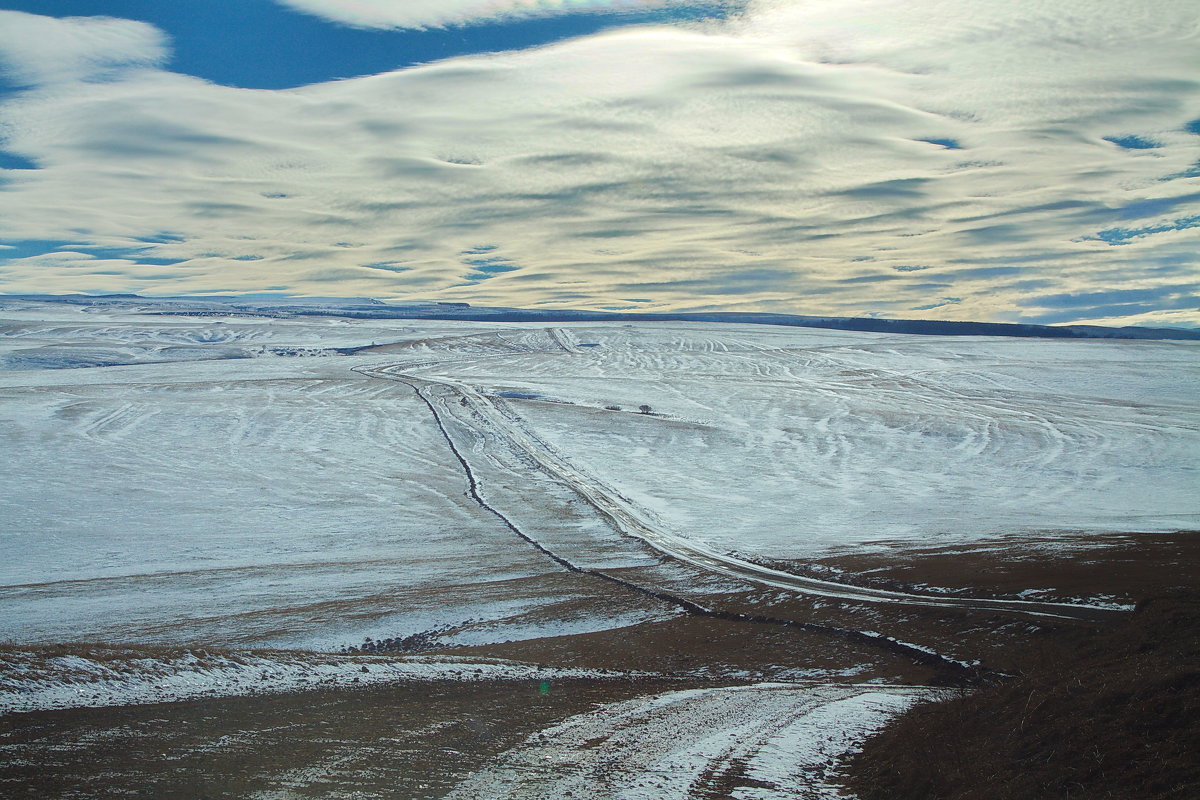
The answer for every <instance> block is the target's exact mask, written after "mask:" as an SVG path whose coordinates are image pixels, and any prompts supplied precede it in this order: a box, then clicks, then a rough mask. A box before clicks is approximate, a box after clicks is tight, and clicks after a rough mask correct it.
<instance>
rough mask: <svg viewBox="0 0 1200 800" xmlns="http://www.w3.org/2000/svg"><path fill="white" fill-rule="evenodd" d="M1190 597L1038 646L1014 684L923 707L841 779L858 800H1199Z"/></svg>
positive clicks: (1198, 609)
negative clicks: (1104, 627) (1108, 626)
mask: <svg viewBox="0 0 1200 800" xmlns="http://www.w3.org/2000/svg"><path fill="white" fill-rule="evenodd" d="M1198 742H1200V596H1197V595H1195V594H1191V595H1176V596H1172V597H1161V598H1157V599H1154V600H1150V601H1146V602H1143V603H1141V604H1139V606H1138V609H1137V612H1136V613H1135V614H1134V615H1133V617H1132V619H1131V620H1130V621H1129V623H1128V624H1126V625H1123V626H1120V627H1118V628H1115V629H1111V630H1108V631H1105V632H1093V633H1091V634H1083V633H1079V634H1076V635H1074V636H1068V637H1065V638H1063V639H1059V640H1056V641H1055V642H1053V643H1042V644H1041V645H1040V646H1039V647H1038V648H1037V649H1035V650H1034V652H1033V653H1031V657H1030V659H1029V661H1028V665H1027V667H1026V668H1025V669H1024V670H1023V674H1021V675H1020V676H1018V677H1017V678H1016V679H1014V680H1011V681H1006V682H1004V683H1002V684H999V685H996V686H991V687H987V688H984V689H981V690H978V691H976V692H974V693H970V694H965V695H963V696H962V697H959V698H958V699H954V700H950V701H946V702H942V703H936V704H931V705H926V706H921V707H919V708H917V709H915V710H914V711H912V712H910V713H909V714H907V715H906V716H904V717H902V718H901V719H900V720H899V721H898V722H897V723H896V724H894V725H893V726H891V727H889V728H888V729H887V730H885V731H884V732H883V733H881V734H880V735H878V736H877V737H875V738H873V739H872V740H870V741H869V742H868V743H867V745H866V747H865V749H864V751H863V752H862V753H861V754H860V755H859V756H858V757H857V758H856V759H855V761H854V762H853V764H852V766H851V774H850V783H851V785H852V787H853V788H854V790H855V791H856V792H857V793H858V794H859V796H860V797H861V798H862V800H1039V798H1062V799H1063V800H1068V799H1069V800H1090V799H1092V798H1094V799H1095V800H1118V798H1119V799H1120V800H1132V799H1133V798H1137V800H1191V799H1192V798H1196V797H1200V748H1198V747H1197V743H1198Z"/></svg>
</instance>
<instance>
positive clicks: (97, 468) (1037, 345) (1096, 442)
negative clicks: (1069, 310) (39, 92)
mask: <svg viewBox="0 0 1200 800" xmlns="http://www.w3.org/2000/svg"><path fill="white" fill-rule="evenodd" d="M150 311H153V309H145V308H143V309H141V310H140V311H139V310H137V309H119V310H114V309H93V308H89V307H59V306H56V305H54V304H49V303H36V302H31V301H20V302H17V301H4V302H0V360H2V363H3V365H4V368H3V369H0V454H2V455H0V485H2V486H3V487H4V489H3V490H2V491H0V520H3V530H2V531H0V611H2V612H3V613H0V640H2V641H5V642H7V643H8V644H7V646H6V647H5V648H0V701H2V702H7V703H8V704H7V705H3V704H2V702H0V709H8V711H9V713H7V714H6V715H5V716H4V717H3V718H0V719H2V723H3V728H2V729H0V730H2V733H0V753H3V761H4V764H3V766H2V767H0V787H2V788H0V793H4V794H6V795H7V794H11V795H12V796H62V797H92V796H96V795H97V793H102V794H104V795H105V796H125V795H128V796H139V795H146V796H150V795H152V796H172V797H175V796H178V797H197V798H199V797H206V796H207V797H218V796H247V797H251V796H252V797H264V798H265V797H306V796H320V797H354V796H372V797H384V796H389V797H397V798H406V797H422V798H423V797H430V798H434V797H446V796H450V797H456V798H469V797H501V796H503V797H521V798H540V797H545V798H550V797H555V798H557V797H566V796H572V797H594V798H601V797H625V798H633V797H646V798H650V797H653V798H664V799H665V798H669V797H679V798H684V797H711V798H718V797H736V798H740V799H741V800H749V799H750V798H760V799H762V800H765V798H776V797H813V798H823V797H837V796H839V792H840V790H839V789H838V788H837V786H838V784H839V779H837V778H836V772H837V769H836V767H837V765H838V764H839V763H841V759H842V758H843V756H844V755H845V754H846V753H847V752H850V751H852V750H853V749H854V748H855V747H856V745H857V743H858V742H860V741H861V740H862V739H863V738H864V737H865V736H867V735H868V734H869V732H870V731H871V730H874V729H875V728H877V727H879V726H880V725H882V724H884V722H885V721H886V720H887V719H889V718H891V717H892V716H894V715H896V714H898V713H900V712H901V711H902V710H904V709H905V708H907V707H909V706H910V705H911V704H912V703H914V702H916V701H917V700H919V699H922V698H924V699H933V698H937V697H940V696H942V694H941V693H942V692H943V691H944V687H954V686H969V685H975V684H978V683H980V682H994V681H998V680H1003V679H1004V676H1005V675H1011V674H1015V673H1017V672H1019V671H1021V670H1022V668H1023V666H1024V665H1026V664H1028V663H1030V659H1032V658H1034V656H1035V655H1036V654H1037V653H1038V652H1039V651H1040V650H1041V649H1042V648H1043V647H1044V644H1045V643H1046V642H1049V641H1054V640H1057V639H1060V638H1063V637H1066V638H1070V637H1075V636H1082V635H1086V634H1087V633H1088V632H1089V631H1095V630H1106V629H1109V628H1111V627H1112V626H1114V625H1119V624H1120V623H1121V621H1122V620H1123V619H1125V618H1127V617H1128V616H1129V609H1130V608H1131V607H1132V604H1133V603H1135V602H1137V601H1138V600H1140V599H1142V598H1144V597H1146V596H1148V595H1151V594H1155V593H1158V592H1161V591H1164V590H1188V589H1194V588H1195V587H1196V586H1197V578H1198V577H1200V576H1198V575H1197V570H1198V569H1200V552H1197V548H1198V547H1200V544H1197V538H1198V537H1197V536H1196V534H1195V531H1196V530H1200V505H1198V504H1197V501H1196V492H1195V489H1196V485H1197V473H1198V467H1200V416H1198V414H1197V410H1196V404H1195V397H1197V396H1200V371H1198V369H1197V367H1198V366H1200V358H1198V357H1197V356H1198V355H1200V349H1198V348H1200V344H1197V343H1194V342H1163V341H1109V340H1094V341H1093V340H1088V341H1057V340H1030V339H1015V338H1004V339H1001V338H989V337H943V336H926V337H918V336H903V335H895V334H883V333H864V332H847V331H828V330H819V329H790V328H767V327H765V326H756V325H741V324H716V323H707V324H700V323H678V322H660V323H640V324H636V325H629V324H624V323H619V324H618V323H603V324H602V323H575V324H570V325H566V324H564V325H555V326H551V327H546V326H544V325H528V324H520V323H509V324H505V323H490V322H455V321H436V320H421V321H415V320H348V319H341V318H336V317H319V316H318V317H304V318H255V317H238V316H233V315H230V316H216V317H214V316H203V317H201V316H197V317H189V316H187V315H178V314H173V315H171V316H163V315H156V314H154V313H147V312H150ZM414 658H415V659H416V660H414ZM5 698H7V700H5ZM656 698H657V699H656ZM597 706H603V708H602V709H601V710H599V711H595V709H596V708H597ZM698 729H703V730H705V731H708V732H709V734H710V735H709V734H706V735H704V736H700V735H695V736H691V735H688V736H683V735H680V736H667V735H664V731H672V730H676V731H695V730H698ZM547 761H549V762H551V763H553V764H555V765H559V766H557V767H556V768H555V769H554V770H550V771H545V770H541V771H539V769H538V768H536V766H535V765H538V764H544V763H546V762H547ZM599 774H604V775H607V776H610V780H609V782H608V783H597V782H596V780H595V779H594V776H596V775H599ZM589 776H591V777H589ZM501 786H503V787H505V788H504V789H503V792H502V791H501V789H500V788H498V787H501ZM505 792H506V793H505ZM567 792H570V793H571V794H570V795H568V794H567Z"/></svg>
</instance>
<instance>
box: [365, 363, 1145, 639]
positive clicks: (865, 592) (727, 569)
mask: <svg viewBox="0 0 1200 800" xmlns="http://www.w3.org/2000/svg"><path fill="white" fill-rule="evenodd" d="M403 368H408V367H407V365H405V364H394V365H389V366H384V367H378V368H375V369H372V370H364V369H356V370H355V371H356V372H359V373H360V374H363V375H366V376H368V377H376V378H384V379H390V380H398V381H401V382H403V383H407V384H408V385H410V386H413V388H414V389H418V394H419V395H421V392H420V391H419V387H418V386H417V385H415V384H414V383H413V381H419V382H422V383H425V384H429V385H437V386H440V387H443V388H445V389H447V390H449V391H451V392H452V393H454V394H455V395H457V396H458V397H459V399H460V402H464V404H465V405H468V406H469V407H470V408H471V409H472V411H474V412H476V414H477V415H478V417H479V419H480V420H481V421H482V422H483V423H484V424H486V425H487V426H488V428H489V430H490V432H491V433H492V434H493V435H495V436H497V437H499V438H500V439H501V440H506V441H507V442H508V443H510V444H511V445H514V446H515V449H516V450H517V451H519V452H521V453H522V454H524V455H526V456H528V457H529V458H530V459H532V460H533V461H534V462H536V463H537V464H538V465H539V466H540V467H542V468H543V469H544V470H545V471H546V472H547V473H548V474H549V475H551V476H553V477H555V478H556V479H558V480H559V481H560V482H561V483H563V484H565V485H566V486H568V487H569V488H571V489H573V490H574V491H575V492H576V493H577V494H578V495H579V496H580V497H582V498H583V499H584V500H585V501H587V502H588V504H589V505H591V506H592V507H593V508H595V509H596V510H597V511H598V512H599V513H600V514H602V515H603V516H605V517H607V518H608V519H609V520H610V521H611V522H612V523H613V524H614V525H615V526H616V527H617V529H618V530H620V531H622V532H623V533H625V534H626V535H628V536H632V537H633V538H636V539H640V540H641V541H643V542H645V543H646V544H648V545H650V546H651V547H653V548H654V549H655V550H657V551H659V552H661V553H664V554H666V555H668V556H671V557H673V558H675V559H677V560H679V561H683V562H685V563H688V564H691V565H693V566H696V567H699V568H701V569H703V570H706V571H708V572H714V573H717V574H720V575H725V576H727V577H731V578H736V579H740V580H744V581H749V582H752V583H758V584H761V585H765V586H770V587H772V588H775V589H785V590H788V591H795V592H800V593H802V594H808V595H818V596H821V597H828V598H832V599H839V600H852V601H859V602H869V603H895V604H901V605H915V606H929V607H937V608H957V609H967V610H976V611H1002V612H1010V613H1020V614H1027V615H1032V616H1040V617H1054V618H1064V619H1095V618H1097V617H1102V616H1110V615H1113V614H1120V613H1125V612H1124V611H1122V610H1114V609H1112V608H1108V607H1103V606H1090V605H1083V604H1069V603H1046V602H1038V601H1031V600H997V599H990V598H969V597H936V596H929V595H920V594H914V593H910V592H898V591H891V590H886V589H871V588H866V587H857V586H851V585H847V584H843V583H837V582H834V581H828V580H821V579H818V578H808V577H803V576H799V575H793V574H791V573H788V572H783V571H781V570H775V569H771V568H769V567H764V566H761V565H759V564H755V563H753V562H749V561H745V560H742V559H739V558H735V557H733V556H730V555H727V554H725V553H721V552H718V551H716V550H714V549H712V548H709V547H706V546H704V545H702V544H700V543H698V542H695V541H692V540H689V539H687V538H685V537H682V536H679V535H677V534H673V533H670V532H668V531H665V530H663V529H661V528H659V527H657V526H655V525H653V524H651V523H649V522H647V521H646V516H647V515H645V514H640V513H638V511H637V510H636V509H635V508H634V504H633V503H632V502H631V501H629V500H628V499H626V498H623V497H621V496H620V495H619V493H617V492H615V491H613V490H610V489H607V488H606V487H603V486H601V485H600V483H599V481H597V480H596V479H595V478H593V477H591V476H586V475H582V474H580V473H579V471H578V470H576V469H575V468H574V467H573V466H572V465H570V464H569V463H567V462H566V461H565V459H563V458H562V457H560V456H559V455H558V454H557V453H556V452H555V451H554V450H553V449H552V448H550V447H549V446H548V445H546V444H545V443H544V442H542V441H541V440H540V439H538V438H537V437H536V436H535V435H534V434H533V433H532V432H531V431H529V430H528V429H525V430H521V429H518V428H517V427H516V426H514V425H513V424H512V423H511V422H510V421H509V420H507V419H506V418H505V415H504V414H503V413H502V412H501V411H500V410H499V409H497V408H496V406H495V405H494V404H493V403H492V402H491V401H490V400H489V399H488V398H487V397H486V396H484V395H483V394H482V393H480V392H478V391H475V390H474V389H471V388H469V387H467V386H464V385H462V384H459V383H457V382H454V381H451V380H448V379H445V378H438V379H431V378H415V377H413V376H410V375H405V374H404V373H398V372H396V371H395V370H399V369H403ZM421 396H422V399H424V400H425V402H426V404H427V405H428V406H429V407H430V410H431V411H432V412H433V413H434V415H435V416H438V412H437V410H436V408H434V406H433V404H432V403H431V402H430V401H429V399H428V398H427V397H425V396H424V395H421ZM439 426H440V427H441V428H442V433H443V435H444V436H445V437H446V439H447V440H448V441H450V436H449V434H448V432H447V431H446V428H445V426H444V425H443V424H442V423H441V420H440V417H439ZM452 446H453V445H452ZM455 452H456V455H458V457H459V460H460V462H461V463H462V464H463V466H464V468H465V469H469V466H468V465H467V463H466V460H465V459H464V458H462V455H461V453H458V451H457V449H456V450H455ZM473 491H474V490H473ZM473 496H474V498H475V499H476V500H477V501H478V502H482V499H481V498H480V497H478V492H477V491H475V492H474V495H473ZM489 508H490V507H489ZM493 511H494V509H493ZM494 513H496V514H497V515H498V516H503V515H501V514H499V512H495V511H494ZM504 520H505V523H506V524H507V525H509V526H510V527H512V528H513V529H514V530H515V529H516V526H514V525H512V523H511V521H509V520H508V519H507V518H506V517H505V518H504ZM521 535H522V537H523V538H528V537H526V536H525V534H521ZM531 541H532V540H531ZM538 546H539V548H541V545H540V544H538ZM547 552H549V551H547ZM559 558H560V557H559V556H557V555H556V556H555V559H556V560H557V559H559Z"/></svg>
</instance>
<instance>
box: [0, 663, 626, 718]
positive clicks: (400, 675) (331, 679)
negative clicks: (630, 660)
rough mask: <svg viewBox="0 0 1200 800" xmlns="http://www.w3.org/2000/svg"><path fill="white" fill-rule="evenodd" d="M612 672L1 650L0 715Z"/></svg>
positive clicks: (518, 665) (600, 675) (505, 665)
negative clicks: (401, 684)
mask: <svg viewBox="0 0 1200 800" xmlns="http://www.w3.org/2000/svg"><path fill="white" fill-rule="evenodd" d="M617 674H618V673H611V672H605V671H598V670H582V669H551V668H547V667H541V666H535V665H530V664H521V663H517V662H512V661H503V660H499V659H482V660H478V659H465V658H464V659H456V658H447V657H440V658H429V657H420V656H411V657H408V658H403V659H396V658H381V657H372V656H355V657H334V656H322V655H319V654H315V653H314V654H310V653H285V652H272V651H256V652H252V653H251V652H247V653H211V652H206V651H203V650H196V651H187V652H182V653H177V654H172V655H165V656H164V655H158V656H149V657H148V656H147V655H146V654H144V653H139V652H137V651H123V650H120V649H114V648H107V649H104V650H102V651H99V652H96V651H94V649H93V652H90V653H89V652H87V651H84V654H82V655H73V654H63V655H46V654H43V653H38V652H29V651H8V652H0V714H4V713H11V712H21V711H46V710H52V709H60V708H83V707H89V708H91V707H99V706H117V705H142V704H146V703H170V702H177V701H181V700H194V699H197V698H202V697H227V696H231V695H249V694H270V693H277V692H295V691H305V690H309V689H328V688H365V687H368V686H377V685H382V684H388V683H398V682H401V681H485V680H487V681H490V680H504V681H531V680H538V681H540V680H561V679H567V678H605V677H614V676H616V675H617Z"/></svg>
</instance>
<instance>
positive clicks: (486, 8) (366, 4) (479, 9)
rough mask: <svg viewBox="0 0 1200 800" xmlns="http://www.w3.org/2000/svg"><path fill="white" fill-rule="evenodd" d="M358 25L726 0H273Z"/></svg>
mask: <svg viewBox="0 0 1200 800" xmlns="http://www.w3.org/2000/svg"><path fill="white" fill-rule="evenodd" d="M276 2H278V3H280V4H281V5H285V6H288V7H289V8H293V9H295V10H297V11H303V12H305V13H308V14H315V15H316V16H319V17H323V18H325V19H328V20H331V21H333V22H338V23H341V24H343V25H352V26H354V27H358V28H385V29H386V28H437V27H443V26H447V25H470V24H478V23H481V22H495V21H503V20H516V19H528V18H531V17H551V16H559V15H563V14H579V13H621V12H635V11H654V10H660V9H671V8H693V9H694V8H704V7H713V8H715V7H719V6H725V5H728V4H729V3H728V0H403V1H402V2H397V1H396V0H276Z"/></svg>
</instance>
